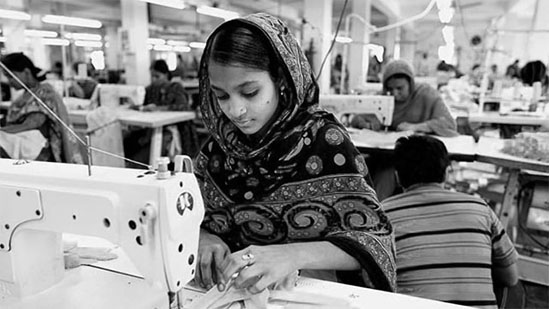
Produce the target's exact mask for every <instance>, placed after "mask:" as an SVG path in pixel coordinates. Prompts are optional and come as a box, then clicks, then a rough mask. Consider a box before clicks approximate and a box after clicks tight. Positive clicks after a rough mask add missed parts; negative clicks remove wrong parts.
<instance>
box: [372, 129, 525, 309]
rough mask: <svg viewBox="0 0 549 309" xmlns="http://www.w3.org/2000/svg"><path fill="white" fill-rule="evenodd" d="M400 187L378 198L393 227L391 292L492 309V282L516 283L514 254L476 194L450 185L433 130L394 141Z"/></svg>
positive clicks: (443, 152) (445, 160) (442, 149)
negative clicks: (394, 265)
mask: <svg viewBox="0 0 549 309" xmlns="http://www.w3.org/2000/svg"><path fill="white" fill-rule="evenodd" d="M394 161H395V166H396V173H397V176H398V180H399V182H400V184H401V185H402V186H403V187H404V193H402V194H398V195H395V196H393V197H390V198H388V199H386V200H384V201H383V207H384V209H385V211H386V212H387V215H388V216H389V218H390V220H391V223H392V224H393V226H394V228H395V241H396V248H397V255H396V256H397V269H398V272H397V287H398V289H397V292H399V293H403V294H408V295H413V296H418V297H424V298H429V299H435V300H440V301H444V302H450V303H454V304H459V305H466V306H472V307H477V308H487V309H488V308H493V309H495V308H497V304H496V297H495V295H494V291H493V284H498V285H503V286H507V287H510V286H513V285H515V284H516V283H517V282H518V270H517V258H518V254H517V252H516V250H515V247H514V245H513V243H512V242H511V240H510V239H509V237H508V235H507V233H506V232H505V229H504V227H503V226H502V224H501V222H500V221H499V219H498V218H497V216H496V214H495V213H494V211H492V209H491V208H490V207H489V206H488V205H487V204H486V202H485V201H484V200H482V199H481V198H478V197H475V196H472V195H469V194H465V193H460V192H454V191H450V190H447V189H445V188H444V182H445V180H446V175H447V172H448V169H449V166H450V159H449V158H448V151H447V150H446V147H445V146H444V143H442V142H441V141H440V140H438V139H436V138H434V137H431V136H420V135H412V136H408V137H402V138H400V139H398V140H397V142H396V144H395V152H394Z"/></svg>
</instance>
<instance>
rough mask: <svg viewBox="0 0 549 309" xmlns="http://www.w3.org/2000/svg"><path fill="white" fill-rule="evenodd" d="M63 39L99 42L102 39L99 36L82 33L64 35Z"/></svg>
mask: <svg viewBox="0 0 549 309" xmlns="http://www.w3.org/2000/svg"><path fill="white" fill-rule="evenodd" d="M65 37H66V38H67V39H73V40H82V41H101V40H102V39H103V37H102V36H101V35H100V34H94V33H83V32H78V33H77V32H72V33H66V34H65Z"/></svg>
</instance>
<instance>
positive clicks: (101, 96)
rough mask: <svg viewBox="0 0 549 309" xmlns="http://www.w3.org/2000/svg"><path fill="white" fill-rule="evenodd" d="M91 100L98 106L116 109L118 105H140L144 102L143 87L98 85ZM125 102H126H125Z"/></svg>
mask: <svg viewBox="0 0 549 309" xmlns="http://www.w3.org/2000/svg"><path fill="white" fill-rule="evenodd" d="M91 100H92V101H93V102H97V103H96V104H98V105H100V106H108V107H113V108H117V107H118V106H120V105H123V104H126V103H129V104H130V105H141V104H143V101H144V100H145V87H144V86H139V85H118V84H99V85H97V87H95V90H94V92H93V94H92V97H91ZM126 101H127V102H126Z"/></svg>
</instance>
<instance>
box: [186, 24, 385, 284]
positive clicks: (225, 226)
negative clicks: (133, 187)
mask: <svg viewBox="0 0 549 309" xmlns="http://www.w3.org/2000/svg"><path fill="white" fill-rule="evenodd" d="M199 76H200V94H201V95H200V98H201V102H200V108H201V110H202V115H203V119H204V123H205V125H206V127H207V128H208V130H209V132H210V134H211V137H210V138H209V139H208V140H207V141H206V142H205V143H204V146H203V147H202V149H201V151H200V154H199V155H198V158H197V163H196V175H197V179H198V181H199V183H200V186H201V189H202V196H203V197H204V207H205V209H206V213H205V217H204V221H203V223H202V229H201V231H200V242H199V249H198V267H197V275H196V278H195V280H197V282H198V283H199V284H200V285H202V286H204V287H207V288H212V287H213V286H214V285H216V284H217V288H218V289H219V290H220V291H224V290H225V289H226V288H228V284H229V283H231V282H234V288H237V289H245V290H247V291H249V292H251V293H254V294H255V293H259V292H261V291H263V290H265V289H266V288H267V287H269V286H272V285H273V284H276V283H277V282H281V281H284V280H285V279H286V278H288V276H292V274H296V273H297V271H298V270H301V275H304V276H314V277H315V278H322V279H325V280H333V281H343V282H346V283H353V284H357V285H362V286H368V287H371V288H376V289H382V290H387V291H392V290H393V289H394V288H395V286H394V281H393V279H394V277H395V270H394V268H393V266H394V264H393V256H392V254H393V247H392V246H393V238H392V229H391V225H390V222H388V221H387V220H386V218H385V215H384V214H383V210H382V209H381V208H380V205H379V202H378V200H377V199H376V197H375V192H373V190H372V188H371V187H370V186H369V185H368V183H367V181H366V179H367V177H368V169H367V167H366V165H365V164H364V159H363V158H362V156H361V155H360V153H359V152H358V150H357V149H356V147H355V146H354V145H353V144H352V142H351V140H350V139H349V135H348V134H347V133H346V131H345V128H344V127H343V126H342V125H341V124H340V123H339V121H337V120H336V118H335V116H334V115H333V114H330V113H328V112H326V111H323V110H321V109H319V108H318V104H319V87H318V85H317V83H316V81H315V79H314V75H313V72H312V69H311V66H310V65H309V62H308V61H307V59H306V58H305V55H304V53H303V51H302V49H301V47H300V46H299V43H298V41H297V40H296V38H295V37H294V36H293V34H292V33H291V32H290V31H288V27H287V26H286V25H285V24H284V22H283V21H281V20H280V19H278V18H275V17H273V16H270V15H267V14H253V15H249V16H247V17H244V18H240V19H232V20H229V21H227V22H225V23H224V24H222V25H221V26H219V27H218V28H217V29H216V30H215V31H214V32H213V33H212V34H211V35H210V37H209V38H208V40H207V42H206V48H205V49H204V53H203V56H202V62H201V65H200V72H199ZM232 278H235V279H234V281H232V280H233V279H232ZM245 290H244V291H245Z"/></svg>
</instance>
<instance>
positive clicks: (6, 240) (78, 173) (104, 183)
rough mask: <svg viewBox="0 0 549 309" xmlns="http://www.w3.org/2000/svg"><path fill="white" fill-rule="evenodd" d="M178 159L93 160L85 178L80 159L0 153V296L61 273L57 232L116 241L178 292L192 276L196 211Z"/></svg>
mask: <svg viewBox="0 0 549 309" xmlns="http://www.w3.org/2000/svg"><path fill="white" fill-rule="evenodd" d="M180 159H181V158H180ZM182 162H183V163H181V160H180V162H179V163H176V167H175V172H174V173H171V172H169V171H168V172H164V173H159V172H154V171H146V170H135V169H120V168H110V167H97V166H94V167H93V175H92V176H88V171H87V166H85V165H72V164H62V163H47V162H28V163H21V162H19V161H15V160H8V159H0V196H1V197H2V198H1V200H2V201H1V207H0V299H2V298H3V297H4V296H11V297H24V296H28V295H33V294H35V293H38V292H40V291H42V290H45V289H47V288H49V287H51V286H53V285H55V284H56V282H58V281H60V280H61V279H62V276H63V272H64V265H63V255H62V254H63V252H62V244H61V237H60V235H61V233H72V234H80V235H89V236H96V237H100V238H103V239H106V240H109V241H111V242H112V243H114V244H118V245H120V247H121V249H122V250H123V251H124V252H125V253H126V254H127V256H128V257H129V259H130V260H131V261H132V262H133V263H134V265H135V266H136V268H137V269H138V270H139V271H140V272H141V274H142V275H143V276H144V277H145V279H146V280H147V281H149V282H151V283H152V284H153V285H155V286H157V287H158V286H160V287H162V288H163V289H164V291H166V292H168V291H169V292H176V291H178V290H180V289H181V288H182V287H183V286H184V285H185V284H186V283H187V282H189V281H190V280H191V279H192V278H193V277H194V271H195V266H196V262H197V257H196V254H197V250H198V238H199V229H200V223H201V222H202V219H203V216H204V207H203V201H202V196H201V194H200V189H199V186H198V183H197V180H196V178H195V176H194V175H193V174H192V164H191V163H190V159H189V158H188V157H187V158H183V160H182ZM184 166H186V168H185V167H184Z"/></svg>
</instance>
